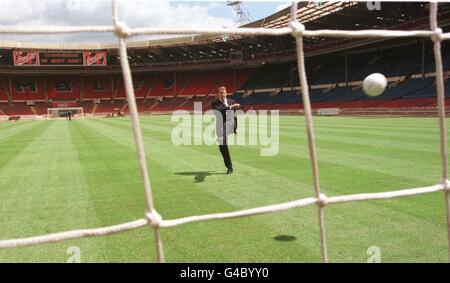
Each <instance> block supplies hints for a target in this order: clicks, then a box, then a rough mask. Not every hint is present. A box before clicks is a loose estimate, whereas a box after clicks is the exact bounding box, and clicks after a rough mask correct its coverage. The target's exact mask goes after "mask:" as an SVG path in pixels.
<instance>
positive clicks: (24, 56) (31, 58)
mask: <svg viewBox="0 0 450 283" xmlns="http://www.w3.org/2000/svg"><path fill="white" fill-rule="evenodd" d="M13 57H14V66H35V65H39V51H13Z"/></svg>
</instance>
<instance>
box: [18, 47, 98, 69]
mask: <svg viewBox="0 0 450 283" xmlns="http://www.w3.org/2000/svg"><path fill="white" fill-rule="evenodd" d="M13 59H14V66H106V65H107V60H106V51H82V52H80V51H74V52H66V51H65V52H55V51H28V50H17V51H13Z"/></svg>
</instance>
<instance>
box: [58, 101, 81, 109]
mask: <svg viewBox="0 0 450 283" xmlns="http://www.w3.org/2000/svg"><path fill="white" fill-rule="evenodd" d="M52 107H53V108H67V107H78V103H77V102H76V101H59V102H58V101H54V102H52Z"/></svg>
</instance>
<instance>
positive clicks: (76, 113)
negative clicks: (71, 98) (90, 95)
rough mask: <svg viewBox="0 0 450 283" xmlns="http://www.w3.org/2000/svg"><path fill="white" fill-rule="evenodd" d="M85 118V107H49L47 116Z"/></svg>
mask: <svg viewBox="0 0 450 283" xmlns="http://www.w3.org/2000/svg"><path fill="white" fill-rule="evenodd" d="M69 114H70V116H71V118H84V112H83V107H65V108H47V118H67V117H69Z"/></svg>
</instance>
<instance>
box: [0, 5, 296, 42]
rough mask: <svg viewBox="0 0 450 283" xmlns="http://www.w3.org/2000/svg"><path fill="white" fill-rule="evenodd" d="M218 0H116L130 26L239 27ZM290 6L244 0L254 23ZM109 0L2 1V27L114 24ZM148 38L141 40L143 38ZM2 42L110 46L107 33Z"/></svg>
mask: <svg viewBox="0 0 450 283" xmlns="http://www.w3.org/2000/svg"><path fill="white" fill-rule="evenodd" d="M226 2H227V1H225V0H223V1H219V0H215V1H205V0H204V1H169V0H156V1H155V0H117V3H118V9H119V18H120V20H123V21H125V22H126V23H127V24H128V25H129V26H130V27H159V28H169V27H173V28H204V27H211V28H220V27H234V26H236V25H237V24H236V23H235V21H234V19H235V12H234V11H233V9H232V8H231V7H227V5H226ZM289 3H290V2H286V1H283V0H278V1H273V0H271V1H267V0H263V1H261V0H260V1H255V0H250V1H243V7H244V9H245V11H247V12H248V13H249V14H250V16H251V18H252V19H253V20H258V19H261V18H264V17H266V16H268V15H270V14H273V13H275V12H276V11H278V10H279V9H281V8H283V7H286V5H289ZM111 22H112V21H111V1H109V0H43V1H36V0H1V9H0V25H2V26H4V25H11V26H17V25H21V26H43V25H45V26H73V25H111ZM147 38H148V37H145V38H144V37H137V38H133V39H134V40H144V39H147ZM0 40H14V41H34V42H111V41H115V40H116V39H115V37H114V36H113V35H112V34H108V33H95V34H66V35H26V36H25V35H3V34H0Z"/></svg>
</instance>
